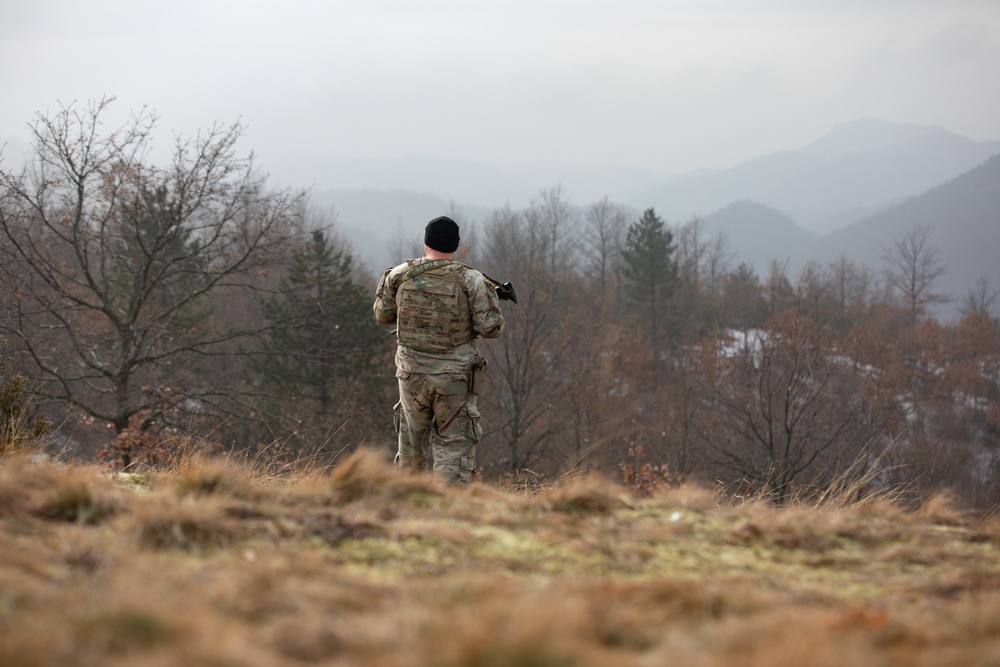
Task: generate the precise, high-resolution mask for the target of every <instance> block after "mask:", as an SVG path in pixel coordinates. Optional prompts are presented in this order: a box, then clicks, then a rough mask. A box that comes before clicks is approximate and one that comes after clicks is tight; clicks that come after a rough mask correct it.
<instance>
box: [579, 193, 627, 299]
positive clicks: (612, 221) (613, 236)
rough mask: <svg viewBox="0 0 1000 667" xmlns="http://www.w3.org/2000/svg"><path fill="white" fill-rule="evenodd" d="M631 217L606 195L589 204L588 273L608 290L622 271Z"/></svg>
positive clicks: (586, 232)
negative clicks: (624, 248) (623, 251)
mask: <svg viewBox="0 0 1000 667" xmlns="http://www.w3.org/2000/svg"><path fill="white" fill-rule="evenodd" d="M627 229H628V218H627V217H626V215H625V212H624V211H623V210H622V209H621V207H619V206H617V205H615V204H613V203H611V201H610V200H609V199H608V198H607V197H605V198H604V199H601V200H600V201H598V202H595V203H593V204H591V205H590V206H588V207H587V210H586V213H585V215H584V231H583V240H584V254H585V256H586V258H587V264H588V274H589V276H590V278H591V279H592V280H594V281H595V282H596V283H597V285H598V286H599V287H600V290H601V292H604V291H605V290H606V289H607V287H608V284H609V283H615V284H616V283H617V282H618V275H619V273H620V271H621V249H622V240H623V239H624V237H625V231H626V230H627Z"/></svg>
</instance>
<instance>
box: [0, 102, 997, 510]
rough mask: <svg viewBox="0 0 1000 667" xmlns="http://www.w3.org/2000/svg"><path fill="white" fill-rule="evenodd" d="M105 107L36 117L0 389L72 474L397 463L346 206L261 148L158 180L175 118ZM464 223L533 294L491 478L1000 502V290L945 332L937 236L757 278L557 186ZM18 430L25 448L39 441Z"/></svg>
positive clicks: (500, 271)
mask: <svg viewBox="0 0 1000 667" xmlns="http://www.w3.org/2000/svg"><path fill="white" fill-rule="evenodd" d="M108 104H110V101H108V100H104V101H101V102H97V103H93V104H91V105H87V106H71V107H66V108H63V109H61V110H60V111H59V112H57V113H54V114H51V115H39V116H38V117H37V118H36V119H35V120H34V122H33V124H32V127H33V130H34V135H35V136H34V139H35V159H34V161H33V162H32V163H31V164H29V165H28V166H27V167H26V168H25V169H24V170H21V169H20V168H17V169H12V168H11V167H10V165H6V164H3V163H0V254H2V256H3V257H2V262H0V266H2V271H3V285H4V289H3V291H2V294H0V298H2V304H0V326H2V333H3V337H4V339H5V346H4V348H3V350H2V352H3V355H4V357H6V359H7V360H6V362H5V365H4V378H3V379H4V383H5V387H10V386H11V382H12V381H13V379H14V378H22V380H21V381H22V382H23V381H24V380H23V379H26V382H27V384H26V389H27V390H29V393H30V395H31V396H32V400H31V401H30V404H29V405H27V406H24V408H23V409H24V410H25V411H26V412H25V415H26V416H27V417H30V418H34V417H36V416H38V415H40V414H44V415H45V418H46V419H48V420H49V421H50V422H51V426H50V427H49V429H48V436H47V439H48V449H49V451H50V452H51V453H52V454H53V455H58V456H62V457H67V458H80V459H85V460H103V461H106V462H107V463H109V464H111V465H114V466H118V467H122V468H129V469H133V470H134V469H138V468H145V467H157V466H161V465H164V464H166V463H168V462H169V461H170V460H171V459H172V457H177V456H178V455H180V454H187V453H190V451H191V450H192V449H197V450H203V451H204V452H206V453H220V454H221V453H227V454H238V455H239V456H241V457H244V458H247V459H250V460H254V459H257V458H260V457H266V458H267V459H268V460H270V461H277V460H287V461H296V460H303V459H309V460H313V461H316V462H319V463H331V462H335V461H337V460H338V458H339V457H344V456H346V455H347V454H348V453H349V452H352V451H354V450H356V449H358V448H361V447H367V448H372V449H375V450H376V451H377V452H382V453H384V454H385V457H386V458H387V459H388V458H391V455H392V453H393V450H394V445H393V439H394V434H393V432H392V420H391V406H392V404H393V403H394V402H395V398H394V393H395V380H394V376H393V371H394V369H393V361H392V355H393V351H394V349H393V348H394V342H393V339H392V337H391V336H390V335H389V333H388V331H387V329H385V328H380V327H378V326H377V325H375V323H374V322H373V320H372V317H371V300H372V294H373V287H374V282H373V270H372V268H371V267H362V266H357V265H356V264H355V263H354V262H353V261H352V256H351V249H350V247H349V246H348V245H347V244H345V243H344V242H343V240H342V239H341V238H340V237H339V236H338V234H337V229H336V224H335V221H336V214H335V212H334V211H324V210H317V209H316V208H315V207H312V206H310V204H309V200H308V197H307V196H306V194H304V193H298V192H293V191H288V190H274V189H273V188H270V187H269V185H268V183H267V179H266V178H265V177H264V176H262V175H260V174H259V172H258V171H257V170H256V168H255V165H254V160H253V157H252V156H246V157H245V156H242V155H240V154H239V153H238V151H237V150H236V143H237V140H238V139H239V137H240V136H241V132H242V128H241V127H240V126H239V125H233V126H225V127H222V126H219V127H214V128H211V129H209V130H207V131H205V132H203V133H201V134H199V135H197V136H196V137H193V138H178V139H177V141H176V145H175V146H174V150H173V159H172V160H171V161H170V162H169V164H166V165H157V164H154V163H153V162H152V160H151V159H150V157H149V154H150V145H149V141H150V132H151V129H152V128H153V127H154V126H155V124H156V122H157V119H156V118H155V116H152V115H150V114H147V113H146V112H139V113H136V114H135V115H134V116H133V117H132V120H131V121H130V122H128V123H126V124H125V125H123V126H121V127H111V126H107V125H106V124H105V123H104V122H103V119H104V114H105V111H106V108H107V106H108ZM408 222H411V223H412V225H413V228H414V230H415V234H414V235H415V236H417V231H419V230H420V229H422V226H423V223H424V222H425V221H416V220H415V221H408ZM460 222H461V223H462V225H463V237H464V238H463V241H464V244H463V248H462V253H463V256H462V260H463V261H465V262H466V263H468V264H470V265H472V266H474V267H476V268H480V269H481V270H482V271H483V272H484V273H486V274H487V275H489V276H491V277H493V278H496V279H499V280H501V281H504V280H510V281H512V282H513V283H514V285H515V287H516V290H517V296H518V303H517V304H516V305H513V306H512V305H511V304H509V303H507V302H505V303H504V309H505V315H506V317H507V329H506V332H505V335H504V336H503V337H502V338H500V339H499V340H496V341H487V342H484V343H483V344H482V348H483V351H484V354H485V356H486V357H487V358H488V361H489V386H488V388H487V390H486V391H485V393H484V395H483V396H482V397H481V408H482V413H483V420H484V422H483V426H484V437H483V440H482V441H481V443H480V447H479V463H480V469H481V470H480V472H481V479H482V480H483V481H486V482H491V481H498V482H503V483H504V484H508V485H509V484H513V485H533V484H538V483H543V482H545V481H552V480H556V479H559V478H561V477H563V476H565V475H567V474H570V473H573V472H577V471H583V470H598V471H601V472H603V473H604V474H607V475H609V476H612V477H614V478H615V479H616V480H618V481H620V482H621V483H623V484H626V485H629V486H632V487H635V488H638V489H652V488H654V487H661V486H667V485H679V484H681V483H683V482H689V481H692V482H693V481H697V482H701V483H705V484H710V485H713V486H716V487H718V489H719V490H720V491H723V492H725V493H728V494H732V495H753V496H754V497H760V496H762V495H763V496H768V497H772V498H774V499H775V501H777V502H784V501H787V500H789V499H790V498H793V497H795V498H809V497H821V496H823V494H827V493H831V492H833V491H835V490H839V489H844V488H852V489H855V490H856V493H857V494H859V496H861V495H864V494H866V493H876V492H885V491H889V490H891V491H893V492H894V493H898V494H901V495H902V496H903V497H906V496H912V497H913V498H914V499H918V498H921V497H926V496H928V495H930V494H931V493H932V492H935V491H938V490H940V489H950V490H951V491H952V493H954V494H955V495H956V496H957V498H958V499H959V500H960V501H961V502H962V503H964V504H967V505H969V506H972V507H976V508H981V509H984V510H987V509H990V508H994V507H996V506H997V504H998V503H1000V448H998V444H1000V409H998V404H997V391H998V383H1000V331H998V322H997V319H996V318H995V306H996V298H997V290H996V289H995V287H994V286H992V285H989V284H987V283H985V282H984V283H982V284H980V285H979V286H977V288H976V289H974V290H972V291H970V292H969V293H968V294H966V295H963V296H958V297H953V298H958V299H960V300H961V301H962V304H963V305H962V312H963V317H962V318H961V319H960V320H959V321H948V322H942V321H937V320H936V319H934V318H933V317H931V316H930V315H929V314H928V309H929V308H930V307H932V306H933V305H934V304H936V303H938V302H939V301H940V300H941V299H943V298H945V297H944V295H942V294H940V293H939V292H938V291H937V290H936V287H935V285H936V280H937V279H938V278H939V277H940V276H941V275H942V272H943V271H944V270H945V267H944V266H943V264H942V262H941V259H940V253H939V250H938V249H937V248H935V247H934V246H933V245H932V244H931V243H930V229H931V227H930V226H928V225H927V224H917V223H916V222H915V223H914V225H913V227H912V228H911V230H910V231H908V232H907V233H905V234H903V235H902V236H901V237H900V238H899V239H898V240H897V242H896V243H894V244H893V245H891V246H889V247H885V248H883V249H882V261H881V263H880V265H878V266H866V265H859V264H857V263H855V262H854V261H853V260H852V259H851V258H850V257H840V258H839V259H837V260H836V261H833V262H831V263H829V264H827V265H811V266H808V267H807V268H806V269H805V270H804V271H802V272H801V273H799V274H798V275H789V272H788V271H787V270H786V268H785V267H783V266H782V265H780V264H775V265H773V266H772V268H771V270H770V271H769V272H768V273H767V275H758V274H757V273H756V272H755V271H753V270H752V269H750V268H749V267H748V266H747V265H746V264H743V263H741V262H740V257H739V248H735V247H731V246H730V244H729V243H728V242H727V239H726V238H725V237H724V236H714V237H713V236H709V235H707V234H706V232H705V228H704V224H703V223H702V221H701V220H699V219H698V218H694V219H691V220H687V221H665V220H663V219H661V218H660V217H659V216H658V215H657V214H656V212H655V211H654V210H653V209H649V210H647V211H645V212H644V214H643V215H642V216H641V217H639V218H635V217H634V216H629V215H628V214H626V213H625V212H624V211H623V209H621V208H619V207H618V206H616V205H615V204H614V203H613V202H611V201H609V200H607V199H605V200H602V201H598V202H595V203H592V204H586V205H579V204H576V203H573V202H570V201H568V200H567V198H566V197H565V195H564V194H563V193H562V191H561V190H560V189H559V188H554V189H551V190H546V191H543V192H540V193H539V195H538V197H537V198H536V199H535V201H534V203H533V204H532V205H530V206H528V207H526V208H524V209H518V210H513V209H510V208H506V209H499V210H495V211H493V212H492V213H491V214H490V215H488V216H487V217H486V218H485V219H481V220H461V219H460ZM402 249H403V248H402V247H401V250H402ZM379 268H381V267H379ZM8 393H9V392H8ZM13 393H14V394H18V393H19V392H16V391H15V392H13ZM12 415H13V413H11V412H10V411H8V416H7V417H6V418H5V420H4V423H3V428H4V429H5V430H6V437H7V441H8V442H13V441H16V437H15V436H16V435H17V433H14V431H17V429H20V428H25V426H24V424H26V423H30V419H28V421H27V422H25V421H23V420H18V419H13V418H12Z"/></svg>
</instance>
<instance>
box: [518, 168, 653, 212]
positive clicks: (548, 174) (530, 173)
mask: <svg viewBox="0 0 1000 667" xmlns="http://www.w3.org/2000/svg"><path fill="white" fill-rule="evenodd" d="M512 171H513V172H514V173H515V174H517V175H518V176H519V177H520V178H521V179H522V180H524V181H528V182H530V183H534V184H535V186H536V187H537V188H538V190H537V191H536V194H537V192H540V191H541V190H542V189H549V188H554V187H557V186H560V187H562V188H563V190H564V191H565V194H566V197H567V198H568V199H569V200H570V201H571V202H574V203H576V204H578V205H580V206H587V205H589V204H592V203H594V202H596V201H600V200H601V199H603V198H604V197H608V198H609V199H610V200H612V201H627V200H629V199H631V198H632V197H635V196H636V195H637V194H639V193H641V192H644V191H646V190H648V189H650V188H652V187H655V186H657V185H661V184H662V183H663V182H664V177H663V175H662V174H659V173H657V172H655V171H651V170H649V169H644V168H642V167H632V166H615V165H603V164H589V165H583V166H580V167H573V166H566V165H556V164H536V165H529V166H523V167H518V168H516V169H514V170H512Z"/></svg>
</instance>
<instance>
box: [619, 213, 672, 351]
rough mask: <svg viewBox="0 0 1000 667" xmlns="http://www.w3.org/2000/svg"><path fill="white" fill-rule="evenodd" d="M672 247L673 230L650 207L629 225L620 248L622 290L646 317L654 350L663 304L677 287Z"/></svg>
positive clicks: (658, 333)
mask: <svg viewBox="0 0 1000 667" xmlns="http://www.w3.org/2000/svg"><path fill="white" fill-rule="evenodd" d="M675 250H676V245H675V244H674V237H673V234H672V233H671V232H670V230H669V229H668V228H667V226H666V224H664V222H663V220H661V219H660V218H659V216H657V215H656V212H655V211H654V210H653V209H651V208H650V209H647V210H646V212H645V213H643V215H642V217H641V218H640V219H639V220H638V221H636V222H634V223H632V224H631V225H630V226H629V228H628V234H627V236H626V237H625V246H624V247H623V248H622V259H623V260H624V266H623V267H622V275H623V277H624V278H625V294H626V295H627V296H628V297H629V299H630V300H631V301H632V302H633V304H635V305H636V306H637V308H638V310H639V311H640V312H641V313H643V314H644V316H645V317H646V319H647V320H648V323H649V327H650V336H651V343H652V345H653V350H654V352H655V350H658V349H659V337H660V331H661V329H662V326H663V321H664V319H665V314H666V311H667V305H668V303H669V302H670V299H671V297H672V296H673V294H674V291H675V290H676V289H677V284H678V270H677V260H676V258H675V257H674V251H675Z"/></svg>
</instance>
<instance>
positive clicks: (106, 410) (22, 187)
mask: <svg viewBox="0 0 1000 667" xmlns="http://www.w3.org/2000/svg"><path fill="white" fill-rule="evenodd" d="M111 102H112V99H107V98H106V99H102V100H100V101H99V102H96V103H91V104H89V105H88V106H87V107H86V108H85V109H81V108H78V107H76V106H74V105H70V106H66V107H62V108H61V109H60V110H59V111H58V112H57V113H55V114H53V115H42V114H39V115H38V116H37V117H36V119H35V121H34V122H33V123H32V125H31V129H32V132H33V135H34V137H33V138H34V145H35V158H34V163H33V164H32V165H30V167H26V168H25V169H24V170H23V171H21V172H20V173H13V172H10V171H3V170H0V240H2V250H3V255H4V256H3V271H4V273H5V276H6V280H7V281H8V284H10V285H14V286H15V291H14V295H15V298H14V302H13V304H12V307H11V309H10V310H9V312H6V313H5V317H4V318H3V322H2V325H3V327H4V329H5V330H6V332H7V333H8V335H9V336H10V338H11V339H12V341H13V340H15V339H16V340H17V342H18V343H19V350H20V355H21V356H20V359H21V361H22V362H23V363H24V364H25V366H26V367H30V368H31V374H32V377H34V378H35V379H36V380H37V381H39V382H40V383H41V385H40V393H41V394H42V395H43V396H45V397H47V398H49V399H53V400H56V401H60V402H64V403H66V404H70V405H72V406H74V407H76V408H78V409H79V410H81V411H83V412H84V413H85V414H87V415H89V416H91V417H92V418H94V419H97V420H102V421H104V422H108V423H110V424H113V425H114V428H115V429H116V431H118V432H121V431H122V430H124V429H125V428H126V427H128V426H129V422H130V419H131V418H132V417H133V416H134V415H137V414H138V413H140V412H143V411H156V412H159V413H164V412H166V411H168V410H170V409H171V408H173V407H176V406H179V405H183V404H187V405H190V402H191V401H193V400H202V399H208V398H209V397H212V396H219V395H222V394H226V393H229V392H231V391H232V390H231V387H226V386H221V385H220V383H222V382H226V381H227V380H226V379H223V378H222V377H213V375H215V374H212V373H199V368H201V367H202V366H203V364H204V360H205V359H207V358H208V357H210V356H212V355H230V354H232V353H234V352H236V351H237V348H238V346H239V345H241V344H251V343H252V341H253V339H254V338H255V337H256V336H258V335H259V334H260V333H261V329H262V325H261V324H259V323H257V322H252V321H246V322H235V321H232V320H228V319H225V318H220V317H218V316H216V315H215V314H214V313H213V308H214V306H215V304H217V303H222V302H225V303H226V304H227V305H230V306H231V305H232V304H233V303H236V302H239V301H240V300H245V301H246V302H247V303H248V304H252V303H256V302H257V301H258V298H257V290H258V289H259V288H260V287H261V286H263V285H266V284H267V283H268V278H267V277H266V276H267V274H268V271H269V269H271V268H273V267H274V266H275V265H276V264H277V262H279V261H280V260H281V259H282V256H283V249H284V247H285V243H286V241H287V238H288V237H289V236H290V235H292V234H294V233H296V229H295V228H294V226H293V225H291V224H290V221H291V220H292V219H293V217H294V212H295V210H296V204H297V201H298V199H299V195H296V194H293V193H291V192H289V191H279V192H269V191H267V190H266V188H265V181H264V178H263V177H260V176H258V175H256V174H255V171H254V169H253V156H252V155H251V156H249V157H246V158H242V157H238V156H237V154H236V144H237V141H238V140H239V138H240V136H241V133H242V128H241V127H240V125H239V124H234V125H231V126H228V127H219V126H214V127H212V128H211V129H209V130H208V131H206V132H203V133H199V134H198V135H197V136H196V137H195V138H194V139H184V138H180V137H179V138H177V139H176V143H175V146H174V153H173V158H172V161H171V163H170V164H169V165H168V166H167V167H165V168H158V167H156V166H153V165H151V164H150V162H149V158H148V155H149V152H150V137H151V132H152V130H153V128H154V126H155V123H156V121H157V118H156V116H155V115H154V114H152V113H151V112H148V111H146V110H142V111H141V112H139V113H136V114H133V115H132V117H131V120H130V121H128V122H127V123H126V124H124V125H123V126H121V127H119V128H118V129H114V130H111V131H108V132H105V131H104V127H103V125H104V120H105V118H106V116H107V110H108V107H109V105H110V104H111ZM249 307H250V308H251V310H253V307H252V306H249Z"/></svg>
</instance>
